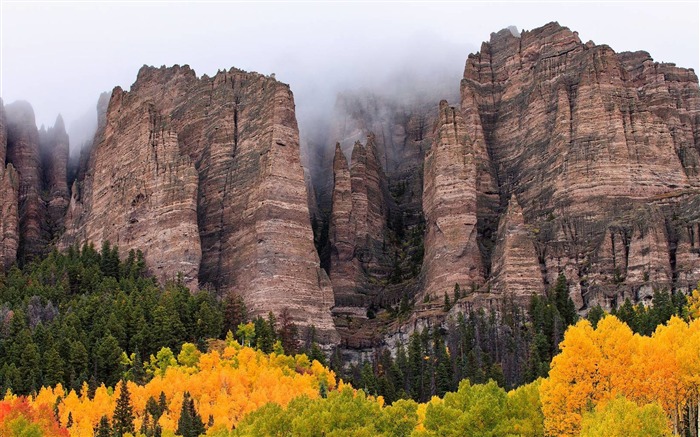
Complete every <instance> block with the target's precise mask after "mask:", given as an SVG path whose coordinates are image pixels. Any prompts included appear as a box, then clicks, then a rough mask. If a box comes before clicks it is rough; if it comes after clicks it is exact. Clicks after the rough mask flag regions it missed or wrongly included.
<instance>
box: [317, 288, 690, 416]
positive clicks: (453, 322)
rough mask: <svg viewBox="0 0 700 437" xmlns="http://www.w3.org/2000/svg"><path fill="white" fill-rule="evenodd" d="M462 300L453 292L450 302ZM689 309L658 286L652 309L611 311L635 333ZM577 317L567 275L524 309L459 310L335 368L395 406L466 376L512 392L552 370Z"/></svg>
mask: <svg viewBox="0 0 700 437" xmlns="http://www.w3.org/2000/svg"><path fill="white" fill-rule="evenodd" d="M455 290H457V291H458V290H459V288H458V287H455ZM458 298H459V295H455V296H454V297H453V298H452V299H453V300H452V302H454V301H455V300H457V299H458ZM686 306H687V305H686V297H685V296H684V295H683V294H681V293H675V294H673V295H671V294H669V293H666V292H663V291H657V292H655V293H654V295H653V299H652V305H651V306H649V307H646V306H644V305H643V304H638V305H636V306H635V305H632V304H631V302H630V301H629V300H628V299H627V300H625V301H624V303H623V304H622V305H620V307H619V308H617V309H615V310H613V311H612V314H613V315H615V316H617V317H618V318H619V319H620V320H622V321H623V322H625V323H627V324H628V325H629V326H630V328H631V329H632V330H633V331H634V332H636V333H639V334H644V335H651V334H652V333H653V332H654V330H655V329H656V327H657V326H659V325H662V324H664V323H666V322H668V320H670V319H671V317H672V316H674V315H675V316H678V317H681V318H687V308H686ZM446 309H449V308H446ZM604 315H605V312H604V311H603V310H602V308H601V307H600V306H596V307H594V308H592V309H591V310H590V311H589V313H588V319H589V320H590V321H591V323H592V324H593V326H595V325H596V324H597V323H598V321H599V320H600V319H601V318H602V317H603V316H604ZM578 320H579V316H578V314H577V312H576V308H575V306H574V303H573V302H572V300H571V298H570V297H569V290H568V286H567V283H566V278H565V277H564V276H563V275H561V276H559V278H558V280H557V282H556V284H555V285H554V287H552V288H551V289H550V290H549V291H548V292H547V293H546V295H544V296H534V297H533V298H532V300H531V302H530V305H529V307H528V308H526V309H523V308H522V307H521V306H519V305H518V304H516V303H514V302H507V301H506V302H505V303H504V305H503V307H502V310H501V311H500V312H499V313H496V312H495V311H490V312H487V311H484V310H483V309H476V310H472V311H469V312H467V313H460V314H459V315H458V316H457V317H456V319H451V318H448V320H447V321H446V323H445V324H444V325H442V326H438V327H435V328H433V329H425V330H423V331H421V332H414V333H413V334H412V335H411V336H410V338H409V339H408V342H407V343H408V344H407V345H406V346H405V347H404V346H403V345H401V344H400V345H399V346H398V348H397V350H396V352H395V353H394V354H392V353H391V352H390V351H389V350H388V349H386V348H377V349H376V350H375V351H374V352H373V357H372V359H371V360H368V361H365V362H363V363H359V364H356V365H352V366H343V363H342V362H341V360H340V358H339V357H338V356H332V357H331V360H330V366H331V368H332V369H333V370H335V371H336V372H337V373H338V374H339V375H340V376H341V377H342V378H343V379H344V380H346V381H351V382H352V384H353V386H354V387H359V388H362V389H363V390H365V392H367V393H370V394H373V395H381V396H382V397H383V398H384V399H385V400H386V401H387V402H389V403H391V402H394V401H395V400H397V399H413V400H415V401H418V402H427V401H428V400H430V398H431V397H432V396H444V394H445V393H447V392H451V391H455V390H457V389H458V387H459V384H460V382H461V381H462V380H464V379H468V380H469V381H471V382H472V383H473V384H482V383H486V382H488V381H490V380H492V381H495V382H496V383H497V384H498V385H499V386H500V387H503V388H505V389H514V388H517V387H519V386H521V385H523V384H527V383H530V382H532V381H535V380H536V379H537V378H540V377H546V376H547V375H548V373H549V371H550V363H551V361H552V359H553V358H554V357H555V356H556V355H557V354H559V352H560V347H559V345H560V343H561V341H562V339H563V338H564V333H565V331H566V329H567V328H568V327H569V326H572V325H574V324H575V323H576V322H577V321H578Z"/></svg>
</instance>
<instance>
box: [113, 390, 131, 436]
mask: <svg viewBox="0 0 700 437" xmlns="http://www.w3.org/2000/svg"><path fill="white" fill-rule="evenodd" d="M112 421H113V431H114V432H113V435H114V437H122V436H123V435H124V434H126V433H132V434H133V433H134V408H133V407H132V405H131V395H130V393H129V387H128V386H127V385H126V380H125V379H122V380H121V383H120V384H119V398H117V405H116V406H115V407H114V415H113V417H112Z"/></svg>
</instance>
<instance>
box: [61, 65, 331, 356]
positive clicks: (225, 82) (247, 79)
mask: <svg viewBox="0 0 700 437" xmlns="http://www.w3.org/2000/svg"><path fill="white" fill-rule="evenodd" d="M130 155H133V157H131V156H130ZM119 161H122V162H119ZM86 167H87V169H86V170H85V172H84V173H85V176H84V178H83V182H82V183H81V184H80V186H79V187H77V190H76V192H77V194H76V193H74V194H73V199H72V200H71V206H70V211H69V222H70V221H72V222H70V223H69V224H67V227H68V231H67V233H66V236H65V237H64V239H63V244H70V243H71V242H72V241H79V240H82V239H86V238H87V239H92V240H97V241H99V240H102V239H106V238H110V239H112V240H113V242H115V243H117V244H119V245H120V248H121V249H122V250H128V249H129V248H131V247H133V248H141V249H142V250H144V253H145V255H146V261H147V264H148V266H149V268H151V269H152V270H153V271H154V272H156V273H158V272H162V274H163V275H164V276H172V275H173V274H175V273H176V272H178V271H183V272H184V273H185V275H186V277H187V278H188V280H190V281H194V280H195V278H198V279H199V283H200V284H206V283H209V284H212V285H213V286H214V287H216V288H218V289H220V290H222V291H223V292H231V293H238V294H240V295H242V296H243V298H244V300H245V302H246V304H247V306H248V308H249V310H250V311H251V312H252V314H253V315H258V314H259V315H265V314H267V312H268V311H272V312H274V313H277V314H279V313H280V312H281V311H282V310H283V309H284V308H288V309H289V312H290V314H291V316H292V318H293V319H294V321H295V322H297V323H298V324H300V325H302V326H311V325H314V326H315V327H316V331H317V335H318V336H319V337H320V340H321V341H323V342H326V343H332V342H336V341H337V334H336V332H335V329H334V327H333V323H332V321H331V317H330V308H331V307H332V306H333V294H332V288H331V285H330V281H329V279H328V277H327V275H326V274H325V272H324V271H322V270H321V269H320V267H319V259H318V255H317V254H316V251H315V249H314V244H313V235H312V231H311V228H310V219H309V209H308V206H307V191H306V187H305V183H304V174H303V170H302V168H301V165H300V161H299V138H298V128H297V124H296V119H295V115H294V101H293V97H292V93H291V91H290V90H289V87H288V86H287V85H284V84H281V83H279V82H277V81H275V80H274V79H273V78H270V77H265V76H263V75H260V74H257V73H246V72H244V71H241V70H236V69H231V70H229V71H220V72H219V73H217V74H216V76H214V77H211V78H210V77H207V76H203V77H201V78H197V76H196V75H195V73H194V71H192V70H191V69H190V68H189V67H188V66H183V67H179V66H175V67H172V68H164V67H162V68H153V67H143V68H142V69H141V70H140V71H139V74H138V78H137V80H136V82H135V83H134V84H133V85H132V87H131V90H130V91H129V92H124V91H122V90H121V89H118V88H117V89H115V91H114V92H113V94H112V97H111V100H110V105H109V109H108V110H107V117H106V126H105V127H104V128H98V133H97V134H96V140H95V145H94V146H93V150H92V152H91V154H90V157H89V159H88V160H87V164H86ZM79 178H80V177H79ZM108 192H113V194H111V197H112V198H113V199H111V200H110V199H109V197H110V196H107V193H108ZM122 227H124V228H126V230H124V231H121V230H120V228H122ZM134 228H135V229H134ZM200 248H201V249H200ZM200 250H201V261H200V260H199V258H200ZM197 270H198V272H197ZM159 275H160V274H159Z"/></svg>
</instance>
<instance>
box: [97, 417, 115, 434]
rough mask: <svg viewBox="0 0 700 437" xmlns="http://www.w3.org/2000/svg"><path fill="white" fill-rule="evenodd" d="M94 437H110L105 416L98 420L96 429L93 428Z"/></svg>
mask: <svg viewBox="0 0 700 437" xmlns="http://www.w3.org/2000/svg"><path fill="white" fill-rule="evenodd" d="M95 437H112V432H111V430H110V425H109V419H108V418H107V416H102V418H101V419H100V423H99V424H98V425H97V428H95Z"/></svg>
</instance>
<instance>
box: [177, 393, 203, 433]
mask: <svg viewBox="0 0 700 437" xmlns="http://www.w3.org/2000/svg"><path fill="white" fill-rule="evenodd" d="M205 431H206V429H205V428H204V422H202V416H200V415H199V413H198V412H197V410H196V409H195V407H194V399H192V398H191V397H190V393H189V392H185V395H184V398H183V400H182V410H181V411H180V419H178V421H177V431H175V433H176V434H178V435H181V436H182V437H199V436H200V435H202V434H204V432H205Z"/></svg>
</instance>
